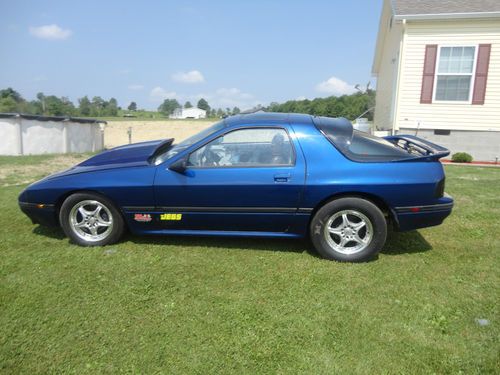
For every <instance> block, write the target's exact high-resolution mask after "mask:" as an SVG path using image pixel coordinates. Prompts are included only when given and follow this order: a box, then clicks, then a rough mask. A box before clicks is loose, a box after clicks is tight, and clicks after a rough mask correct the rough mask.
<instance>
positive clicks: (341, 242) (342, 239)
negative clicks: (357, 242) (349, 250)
mask: <svg viewBox="0 0 500 375" xmlns="http://www.w3.org/2000/svg"><path fill="white" fill-rule="evenodd" d="M348 242H349V241H348V240H347V238H345V237H340V243H339V246H340V247H345V245H347V243H348Z"/></svg>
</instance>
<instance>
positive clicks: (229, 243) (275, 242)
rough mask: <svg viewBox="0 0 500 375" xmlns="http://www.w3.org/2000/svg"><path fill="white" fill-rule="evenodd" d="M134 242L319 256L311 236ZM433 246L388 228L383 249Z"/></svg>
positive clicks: (47, 230)
mask: <svg viewBox="0 0 500 375" xmlns="http://www.w3.org/2000/svg"><path fill="white" fill-rule="evenodd" d="M33 233H34V234H36V235H41V236H45V237H50V238H54V239H57V240H64V239H66V236H65V235H64V233H63V231H62V229H61V228H59V227H46V226H42V225H38V226H36V227H35V228H33ZM123 242H132V243H134V244H139V245H153V246H154V245H157V246H178V247H205V248H206V247H210V248H216V249H217V248H220V249H235V250H261V251H278V252H291V253H304V252H306V253H308V254H310V255H312V256H315V257H318V254H317V253H316V251H315V250H314V248H313V245H312V244H311V242H310V241H309V240H308V239H300V238H293V239H288V238H286V239H284V238H260V237H211V236H196V237H194V236H193V237H185V236H134V235H132V234H130V233H127V234H126V235H125V236H124V238H123V239H122V240H121V241H120V242H119V243H118V244H120V243H123ZM431 249H432V246H431V244H429V242H427V240H426V239H425V238H424V237H423V236H422V235H421V234H420V233H419V232H418V231H411V232H394V231H389V233H388V237H387V241H386V244H385V246H384V248H383V249H382V251H381V253H382V254H385V255H402V254H414V253H422V252H425V251H429V250H431Z"/></svg>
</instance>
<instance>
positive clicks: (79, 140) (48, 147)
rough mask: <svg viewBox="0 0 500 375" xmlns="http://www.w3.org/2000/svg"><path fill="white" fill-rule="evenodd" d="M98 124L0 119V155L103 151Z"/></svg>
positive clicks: (12, 118) (20, 118) (101, 136)
mask: <svg viewBox="0 0 500 375" xmlns="http://www.w3.org/2000/svg"><path fill="white" fill-rule="evenodd" d="M103 147H104V145H103V134H102V131H101V126H100V125H99V124H97V123H79V122H73V121H40V120H31V119H25V118H22V117H11V118H0V155H38V154H57V153H68V152H92V151H99V150H102V149H103Z"/></svg>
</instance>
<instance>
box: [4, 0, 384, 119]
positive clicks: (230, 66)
mask: <svg viewBox="0 0 500 375" xmlns="http://www.w3.org/2000/svg"><path fill="white" fill-rule="evenodd" d="M381 8H382V0H350V1H348V0H324V1H322V0H308V1H307V0H301V1H299V0H297V1H295V0H279V1H278V0H267V1H264V0H252V1H243V0H240V1H234V0H233V1H219V0H211V1H173V0H172V1H167V0H164V1H159V0H158V1H152V0H151V1H148V0H143V1H128V0H121V1H103V0H101V1H94V0H85V1H76V0H75V1H67V0H66V1H33V0H32V1H25V0H16V1H11V0H0V14H1V15H2V22H1V23H0V89H2V88H6V87H12V88H14V89H15V90H17V91H19V92H20V93H21V94H22V95H23V97H25V98H26V99H30V100H31V99H34V98H35V96H36V94H37V93H38V92H43V93H45V94H46V95H56V96H67V97H69V98H70V99H71V100H72V101H73V102H75V103H76V102H77V99H78V98H80V97H82V96H84V95H87V96H89V98H92V97H93V96H101V97H102V98H104V99H106V100H108V99H109V98H111V97H114V98H116V99H117V100H118V104H119V105H120V106H122V107H126V106H128V104H129V103H130V102H131V101H135V102H136V103H137V105H138V107H139V108H145V109H156V108H157V107H158V106H159V105H160V104H161V102H162V101H163V100H164V99H166V98H170V99H177V100H178V101H179V102H180V103H181V104H183V103H184V102H185V101H187V100H189V101H191V102H192V103H193V104H195V103H196V102H197V101H198V99H199V98H201V97H204V98H205V99H206V100H207V101H208V102H209V104H210V105H211V106H212V107H215V108H219V107H220V108H227V107H229V108H233V107H234V106H238V107H239V108H240V109H248V108H251V107H253V106H255V105H257V104H261V105H267V104H269V103H270V102H284V101H286V100H291V99H304V98H308V99H312V98H315V97H327V96H330V95H342V94H350V93H352V92H354V91H355V88H354V86H355V85H356V84H360V85H361V86H366V84H367V83H368V82H369V81H371V84H372V87H373V85H374V81H375V79H374V78H373V77H372V76H371V65H372V60H373V54H374V50H375V42H376V37H377V31H378V22H379V17H380V12H381Z"/></svg>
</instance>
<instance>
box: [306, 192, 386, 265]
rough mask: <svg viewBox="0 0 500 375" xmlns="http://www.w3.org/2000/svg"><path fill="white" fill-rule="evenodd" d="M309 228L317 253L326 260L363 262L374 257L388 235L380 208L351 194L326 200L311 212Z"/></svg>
mask: <svg viewBox="0 0 500 375" xmlns="http://www.w3.org/2000/svg"><path fill="white" fill-rule="evenodd" d="M344 215H346V217H347V221H345V220H344ZM355 219H359V222H358V221H356V220H355ZM365 221H366V223H365V224H363V222H365ZM346 222H347V225H346V224H344V223H346ZM332 226H333V227H332ZM339 228H340V229H339ZM363 228H364V229H363ZM309 229H310V237H311V241H312V243H313V245H314V247H315V248H316V250H317V252H318V253H319V254H320V255H321V256H322V257H323V258H325V259H330V260H337V261H341V262H365V261H368V260H370V259H372V258H374V257H375V255H376V254H377V253H378V252H379V251H380V250H381V249H382V247H383V246H384V244H385V240H386V237H387V222H386V220H385V218H384V215H383V213H382V211H380V209H379V208H378V207H377V206H376V205H375V204H373V203H372V202H370V201H368V200H366V199H361V198H354V197H353V198H339V199H336V200H333V201H330V202H328V203H326V204H325V205H324V206H323V207H321V208H320V209H319V210H318V212H316V214H315V215H314V218H313V219H312V221H311V225H310V228H309ZM329 229H330V230H329ZM330 231H333V232H335V233H330ZM337 232H340V233H337ZM370 233H371V235H370ZM360 240H364V241H360ZM343 241H345V243H344V242H343ZM341 244H344V245H343V246H341ZM356 246H357V247H356ZM358 248H359V250H357V251H356V249H358Z"/></svg>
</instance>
